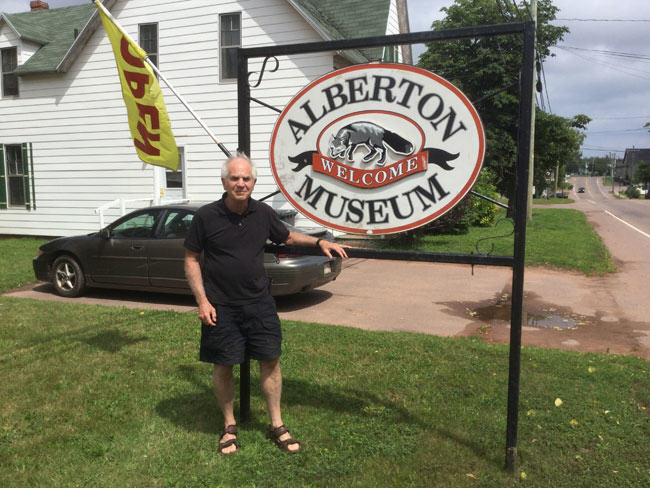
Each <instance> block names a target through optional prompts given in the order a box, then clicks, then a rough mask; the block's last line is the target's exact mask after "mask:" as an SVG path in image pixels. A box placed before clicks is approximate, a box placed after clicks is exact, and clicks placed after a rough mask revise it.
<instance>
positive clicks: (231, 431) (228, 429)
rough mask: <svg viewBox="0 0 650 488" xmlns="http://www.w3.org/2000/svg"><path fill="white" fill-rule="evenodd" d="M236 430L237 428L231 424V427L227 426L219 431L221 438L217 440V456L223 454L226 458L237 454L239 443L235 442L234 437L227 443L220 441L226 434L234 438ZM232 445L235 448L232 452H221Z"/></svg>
mask: <svg viewBox="0 0 650 488" xmlns="http://www.w3.org/2000/svg"><path fill="white" fill-rule="evenodd" d="M237 430H238V429H237V426H236V425H234V424H232V425H229V426H228V427H225V428H224V429H223V430H222V431H221V438H220V439H219V454H223V455H224V456H227V455H228V454H235V453H236V452H239V441H238V440H237V438H236V437H235V438H234V439H229V440H227V441H223V442H221V439H223V436H224V435H226V434H230V435H234V436H236V435H237ZM233 445H234V446H235V447H236V448H237V449H235V450H234V451H233V452H223V450H224V449H225V448H226V447H229V446H233Z"/></svg>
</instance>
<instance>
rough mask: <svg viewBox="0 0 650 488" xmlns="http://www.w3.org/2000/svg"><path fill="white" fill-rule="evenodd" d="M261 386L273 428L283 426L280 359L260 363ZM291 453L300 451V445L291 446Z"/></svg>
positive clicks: (282, 438) (284, 437)
mask: <svg viewBox="0 0 650 488" xmlns="http://www.w3.org/2000/svg"><path fill="white" fill-rule="evenodd" d="M259 363H260V384H261V386H262V393H263V394H264V398H265V399H266V407H267V408H268V411H269V417H270V419H271V426H272V427H274V428H275V427H280V426H281V425H283V422H282V415H281V412H280V400H281V398H282V371H281V370H280V359H279V358H276V359H271V360H269V361H260V362H259ZM289 437H291V435H290V434H289V433H288V432H286V433H284V434H283V435H281V436H280V440H281V441H283V440H285V439H288V438H289ZM288 449H289V450H290V451H297V450H298V449H300V445H299V444H289V446H288Z"/></svg>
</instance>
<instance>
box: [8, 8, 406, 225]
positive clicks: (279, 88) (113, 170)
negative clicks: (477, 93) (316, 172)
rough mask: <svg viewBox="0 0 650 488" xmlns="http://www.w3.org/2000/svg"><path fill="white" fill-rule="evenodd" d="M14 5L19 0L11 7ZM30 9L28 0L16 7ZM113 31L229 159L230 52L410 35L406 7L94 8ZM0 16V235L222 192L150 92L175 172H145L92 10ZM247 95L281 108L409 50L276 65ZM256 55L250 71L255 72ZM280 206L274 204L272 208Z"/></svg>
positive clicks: (216, 159)
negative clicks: (144, 57) (322, 84)
mask: <svg viewBox="0 0 650 488" xmlns="http://www.w3.org/2000/svg"><path fill="white" fill-rule="evenodd" d="M21 1H23V0H21ZM24 1H25V2H27V0H24ZM103 3H104V5H105V6H106V7H107V8H108V9H109V10H110V11H111V12H112V14H113V15H114V16H115V17H116V18H117V20H118V21H119V22H120V24H121V25H122V26H123V27H124V29H125V30H126V31H127V32H128V33H129V34H130V35H131V37H132V38H134V39H135V40H137V41H138V42H139V43H140V45H141V46H142V47H143V48H144V49H145V50H146V51H147V52H148V53H149V55H150V58H151V59H152V60H153V61H154V62H155V63H156V64H157V65H158V67H159V68H160V70H161V71H162V72H163V73H164V75H165V76H166V78H168V79H169V80H170V82H171V83H172V84H173V85H174V87H175V88H176V89H177V90H178V91H179V92H180V93H181V94H182V95H183V97H184V98H185V99H186V100H187V101H188V103H189V104H190V105H191V106H192V108H193V109H194V110H195V111H196V112H197V113H198V114H199V115H200V116H201V118H202V119H203V120H204V121H205V122H206V123H207V124H208V125H209V126H210V128H211V129H212V130H213V131H214V132H215V134H217V136H218V137H219V138H220V140H221V141H222V142H223V143H224V145H225V146H226V147H227V148H229V149H230V150H231V151H234V150H235V149H236V147H237V112H236V107H237V85H236V79H235V78H236V74H235V73H236V66H235V65H234V62H235V60H234V57H233V54H234V49H235V48H237V47H239V46H243V47H253V46H262V45H276V44H290V43H297V42H314V41H322V40H330V39H345V38H355V37H365V36H378V35H383V34H396V33H400V32H407V31H408V19H407V17H406V0H255V1H253V0H238V1H232V0H231V1H224V0H215V1H212V2H205V1H202V0H174V1H166V2H150V1H147V0H104V2H103ZM30 4H31V6H32V11H30V12H24V13H16V14H2V13H0V54H1V58H2V72H1V77H0V114H2V117H1V118H0V234H10V235H21V234H22V235H45V236H59V235H71V234H78V233H85V232H92V231H95V230H97V229H98V228H99V225H100V220H99V213H100V211H99V209H100V208H102V210H101V213H102V215H104V219H105V220H104V222H105V223H108V222H110V221H112V220H113V219H115V218H116V217H117V216H118V215H120V213H121V210H120V207H121V206H122V205H124V207H126V208H127V209H129V208H136V207H141V206H145V205H148V204H149V203H150V202H164V201H169V200H175V199H190V200H193V201H211V200H214V199H216V198H218V197H219V196H220V195H221V191H222V190H221V183H220V177H219V171H220V167H221V162H222V161H223V160H224V155H223V154H222V153H221V152H220V151H219V149H218V148H217V146H216V145H215V144H214V142H213V141H212V140H211V139H210V138H209V137H208V136H207V135H206V134H205V132H204V131H203V129H201V128H200V126H199V125H198V124H197V123H196V122H195V121H194V119H193V118H192V117H191V116H190V114H189V113H188V112H187V110H186V109H185V108H183V107H182V105H181V104H180V103H179V102H178V101H177V100H176V99H175V97H174V96H173V94H172V93H171V92H170V91H169V90H168V89H167V88H166V87H165V85H164V83H161V86H162V89H163V95H164V97H165V101H166V104H167V109H168V112H169V115H170V118H171V121H172V129H173V131H174V134H175V137H176V141H177V144H178V146H179V149H180V152H181V156H182V159H181V162H182V166H181V169H180V171H179V172H178V173H173V172H170V171H167V170H165V169H164V168H158V167H153V166H149V165H145V164H142V163H141V162H140V161H139V160H138V159H137V157H136V154H135V150H134V148H133V145H132V142H131V136H130V133H129V130H128V125H127V118H126V110H125V107H124V104H123V102H122V99H121V88H120V84H119V79H118V76H117V70H116V67H115V61H114V58H113V53H112V51H111V47H110V43H109V41H108V38H107V37H106V33H105V32H104V29H103V28H102V27H101V22H100V20H99V18H98V15H97V12H96V7H95V6H94V5H93V4H91V3H88V4H84V5H79V6H73V7H64V8H58V9H49V8H48V5H47V3H46V2H43V1H40V0H38V1H32V2H30ZM278 59H279V69H278V70H277V71H275V72H270V71H267V72H266V73H265V75H264V80H263V82H262V84H261V85H260V86H259V87H258V88H253V89H252V96H253V97H255V98H257V99H259V100H261V101H263V102H264V103H267V104H270V105H272V106H274V107H278V108H283V107H284V105H285V104H286V103H287V102H288V101H289V100H290V99H291V97H292V96H293V95H294V94H296V93H297V92H298V91H299V89H300V88H302V87H303V86H304V85H306V84H307V83H309V82H310V81H312V80H314V79H315V78H317V77H319V76H321V75H323V74H325V73H327V72H329V71H331V70H332V69H336V68H340V67H345V66H348V65H351V64H358V63H363V62H368V61H372V60H390V61H397V62H409V63H410V62H411V58H410V48H409V47H402V48H399V49H398V48H395V47H390V48H384V49H381V48H378V49H368V50H359V51H345V52H324V53H317V54H309V55H301V56H293V57H280V58H278ZM261 64H262V60H258V61H256V62H252V63H251V65H250V70H251V71H259V70H260V68H261ZM276 118H277V114H276V113H275V112H273V111H271V110H269V109H268V108H265V107H262V106H258V105H252V107H251V126H252V141H251V153H252V154H251V157H252V158H253V159H254V160H255V161H256V162H257V163H258V167H259V179H258V183H257V186H256V192H255V196H256V197H261V196H264V195H267V194H269V193H272V192H274V191H275V190H276V185H275V182H274V180H273V177H272V175H271V172H270V169H269V166H268V159H267V158H268V145H269V137H270V133H271V131H272V128H273V124H274V122H275V120H276ZM270 203H271V204H272V205H273V206H274V207H276V208H288V204H287V203H286V201H285V200H284V198H283V197H281V196H279V195H278V196H276V197H274V198H273V199H271V202H270Z"/></svg>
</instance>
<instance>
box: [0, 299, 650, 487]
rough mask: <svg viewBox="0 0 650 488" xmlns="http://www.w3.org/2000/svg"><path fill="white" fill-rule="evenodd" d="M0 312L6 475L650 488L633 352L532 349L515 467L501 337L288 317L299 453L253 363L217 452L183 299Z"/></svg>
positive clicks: (61, 480) (171, 482) (4, 481)
mask: <svg viewBox="0 0 650 488" xmlns="http://www.w3.org/2000/svg"><path fill="white" fill-rule="evenodd" d="M0 316H1V317H2V324H3V327H2V328H0V374H1V375H2V378H3V381H2V382H0V398H2V401H1V402H0V423H1V425H0V459H1V460H2V462H1V463H0V486H3V487H21V488H22V487H26V486H48V487H49V486H65V487H68V486H84V487H85V486H93V487H104V486H106V487H115V486H129V487H156V486H179V487H194V486H196V487H198V486H224V487H231V486H232V487H242V486H246V487H254V486H260V487H262V486H264V487H267V486H300V487H303V486H345V487H347V486H362V487H375V486H382V487H383V486H390V487H392V486H396V487H397V486H399V487H402V486H413V487H431V486H444V487H476V486H480V487H514V486H530V487H551V486H552V487H556V486H557V487H564V486H572V487H585V488H587V487H588V488H593V487H596V486H597V487H639V488H641V487H647V486H649V485H650V463H649V461H648V454H647V449H646V446H647V441H648V438H650V416H649V413H650V410H649V409H650V393H649V392H650V374H648V373H649V370H648V369H649V363H648V362H646V361H643V360H640V359H636V358H632V357H622V356H613V355H597V354H580V353H575V352H567V351H555V350H543V349H537V348H529V347H525V348H524V349H523V351H522V371H521V396H520V416H519V438H518V439H519V440H518V457H519V466H518V468H517V470H516V472H515V473H514V474H509V473H507V472H505V471H504V470H503V463H504V459H505V428H506V398H507V371H508V351H507V347H506V346H502V345H488V344H485V343H483V342H482V341H481V340H480V339H478V338H467V339H448V338H440V337H435V336H428V335H420V334H411V333H389V332H370V331H362V330H359V329H353V328H344V327H335V326H327V325H317V324H308V323H298V322H285V323H284V330H285V343H284V355H283V363H282V365H283V371H284V396H283V408H284V410H283V416H284V420H285V422H286V423H287V425H288V426H289V427H290V428H291V429H292V433H293V434H294V435H295V436H296V437H298V438H299V439H300V440H301V441H302V443H303V447H304V451H303V452H302V453H301V454H299V455H297V456H288V455H286V454H284V453H282V452H280V451H279V450H278V449H277V448H276V447H275V446H273V445H272V444H270V442H269V441H268V440H266V439H265V438H264V430H265V428H266V425H267V417H266V411H265V407H264V402H263V399H262V397H261V396H260V394H259V385H258V375H257V368H251V369H252V371H253V374H252V397H251V409H252V411H251V413H252V419H251V421H250V422H248V423H247V424H244V425H242V426H241V427H242V429H241V433H240V441H241V444H242V449H241V452H240V453H238V454H236V455H234V456H231V457H221V456H219V455H218V454H217V453H216V450H217V443H218V431H219V429H220V427H221V425H222V424H221V423H222V420H221V416H220V413H219V412H218V408H217V406H216V402H215V400H214V398H213V396H212V392H211V385H210V376H211V375H210V372H211V369H210V367H209V365H206V364H203V363H200V362H199V361H198V360H197V355H198V353H197V349H198V337H199V327H198V325H197V321H196V318H195V315H194V313H175V312H161V311H138V310H131V309H125V308H119V307H101V306H87V305H81V304H69V303H58V302H57V303H54V302H44V301H36V300H28V299H17V298H7V297H4V298H0ZM558 398H559V399H561V401H562V404H561V405H560V406H556V399H558ZM524 478H525V479H524Z"/></svg>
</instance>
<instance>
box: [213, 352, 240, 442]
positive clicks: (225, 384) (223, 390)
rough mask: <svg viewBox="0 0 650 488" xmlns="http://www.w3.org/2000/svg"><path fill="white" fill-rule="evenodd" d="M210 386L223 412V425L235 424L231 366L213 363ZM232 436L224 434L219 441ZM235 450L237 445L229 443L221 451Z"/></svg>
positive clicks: (232, 437)
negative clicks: (229, 444)
mask: <svg viewBox="0 0 650 488" xmlns="http://www.w3.org/2000/svg"><path fill="white" fill-rule="evenodd" d="M212 387H213V388H214V396H215V397H216V398H217V403H218V404H219V408H221V412H222V413H223V423H224V427H228V426H229V425H236V422H235V414H234V403H235V383H234V380H233V375H232V366H222V365H219V364H215V365H214V371H213V374H212ZM234 438H235V436H234V435H232V434H224V436H223V437H222V438H221V439H220V441H223V442H225V441H228V440H230V439H234ZM236 450H237V447H236V446H234V445H231V446H228V447H226V448H224V449H223V450H222V452H223V453H224V454H230V453H232V452H235V451H236Z"/></svg>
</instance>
